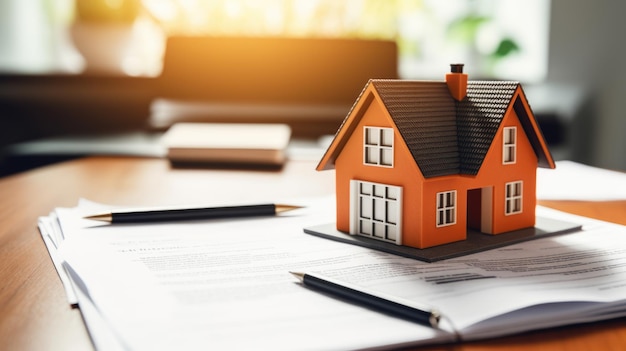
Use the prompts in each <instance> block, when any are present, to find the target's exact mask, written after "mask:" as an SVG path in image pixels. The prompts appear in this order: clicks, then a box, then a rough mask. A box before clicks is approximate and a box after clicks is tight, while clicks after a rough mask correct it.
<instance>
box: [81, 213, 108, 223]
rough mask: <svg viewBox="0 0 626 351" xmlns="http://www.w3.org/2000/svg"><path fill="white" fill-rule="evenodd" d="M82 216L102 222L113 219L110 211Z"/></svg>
mask: <svg viewBox="0 0 626 351" xmlns="http://www.w3.org/2000/svg"><path fill="white" fill-rule="evenodd" d="M83 218H84V219H91V220H94V221H104V222H111V220H112V219H113V217H112V216H111V214H110V213H98V214H93V215H89V216H85V217H83Z"/></svg>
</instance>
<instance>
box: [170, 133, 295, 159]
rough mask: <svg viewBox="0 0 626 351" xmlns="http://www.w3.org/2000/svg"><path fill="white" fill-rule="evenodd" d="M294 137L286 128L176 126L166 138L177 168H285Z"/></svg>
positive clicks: (171, 157)
mask: <svg viewBox="0 0 626 351" xmlns="http://www.w3.org/2000/svg"><path fill="white" fill-rule="evenodd" d="M290 137H291V128H290V127H289V126H288V125H286V124H233V123H177V124H175V125H173V126H172V127H171V128H170V129H169V130H168V131H167V132H166V133H165V134H164V135H163V142H164V143H165V146H166V148H167V157H168V158H169V159H170V161H171V162H172V163H174V164H191V163H194V164H202V163H204V164H206V163H209V164H210V163H218V164H243V165H273V166H277V165H282V164H283V163H284V162H285V159H286V153H285V151H286V149H287V145H288V144H289V139H290Z"/></svg>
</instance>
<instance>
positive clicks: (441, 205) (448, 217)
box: [436, 190, 457, 228]
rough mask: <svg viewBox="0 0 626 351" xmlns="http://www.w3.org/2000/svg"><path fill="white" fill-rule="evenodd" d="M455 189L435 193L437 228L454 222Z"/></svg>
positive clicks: (455, 207)
mask: <svg viewBox="0 0 626 351" xmlns="http://www.w3.org/2000/svg"><path fill="white" fill-rule="evenodd" d="M456 213H457V193H456V190H449V191H442V192H439V193H437V218H436V220H437V228H439V227H446V226H449V225H455V224H456Z"/></svg>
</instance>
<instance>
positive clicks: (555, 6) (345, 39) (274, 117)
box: [0, 0, 626, 175]
mask: <svg viewBox="0 0 626 351" xmlns="http://www.w3.org/2000/svg"><path fill="white" fill-rule="evenodd" d="M624 10H626V4H624V3H622V2H618V1H612V0H598V1H593V2H589V1H584V0H551V1H549V0H446V1H436V0H430V1H429V0H387V1H381V0H344V1H336V0H3V1H2V2H0V175H8V174H12V173H15V172H19V171H23V170H26V169H30V168H33V167H37V166H40V165H44V164H48V163H51V162H56V161H60V160H64V159H68V158H72V157H78V156H82V155H87V154H128V155H140V156H154V157H159V156H162V150H160V149H159V147H158V145H157V144H158V142H157V141H158V138H159V135H160V134H159V133H161V132H162V131H164V130H166V129H167V128H168V127H169V126H170V125H172V124H173V123H176V122H180V121H195V122H224V121H227V122H268V123H269V122H281V123H288V124H289V125H290V126H291V127H292V130H293V136H294V138H300V139H307V140H308V139H311V140H317V139H318V138H321V137H323V136H325V135H328V134H332V133H334V131H335V130H336V129H337V128H338V126H339V124H340V123H341V121H342V119H343V118H344V117H345V115H346V114H347V112H348V109H349V108H350V105H351V104H352V102H354V100H355V99H356V97H357V96H358V94H359V92H360V90H361V88H362V87H363V86H364V85H365V83H366V82H367V79H368V78H394V77H399V78H405V79H437V80H441V79H443V77H444V75H445V73H447V72H448V69H449V63H452V62H463V63H465V68H466V70H465V71H466V73H468V74H469V75H470V79H508V80H519V81H521V82H522V83H523V84H524V89H525V92H526V94H527V96H528V99H529V101H530V104H531V106H532V108H533V111H534V112H535V115H536V116H537V118H538V119H539V122H540V124H541V127H542V129H543V131H544V134H545V136H546V138H547V140H548V142H549V143H550V146H551V150H552V152H553V154H554V156H555V158H557V159H570V160H574V161H578V162H583V163H586V164H590V165H594V166H600V167H606V168H611V169H619V170H626V152H625V151H626V138H624V137H623V134H624V133H625V132H626V117H625V116H624V114H625V113H624V111H623V110H622V109H621V107H622V99H623V97H624V96H626V87H625V86H624V85H625V83H626V75H625V73H624V69H623V68H622V67H621V61H622V60H623V57H624V56H625V55H626V49H625V44H624V40H623V38H622V33H625V32H626V28H625V27H626V25H625V24H624V21H623V19H622V18H621V17H622V14H623V13H624Z"/></svg>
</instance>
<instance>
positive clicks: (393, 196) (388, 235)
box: [350, 180, 402, 245]
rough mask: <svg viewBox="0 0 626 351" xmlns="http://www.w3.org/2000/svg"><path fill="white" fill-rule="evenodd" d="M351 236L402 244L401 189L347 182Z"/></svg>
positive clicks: (391, 186) (361, 182) (353, 181)
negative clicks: (348, 187)
mask: <svg viewBox="0 0 626 351" xmlns="http://www.w3.org/2000/svg"><path fill="white" fill-rule="evenodd" d="M350 188H351V197H350V198H351V199H352V200H351V201H352V203H351V204H350V217H351V218H350V234H356V235H362V236H366V237H369V238H372V239H376V240H380V241H385V242H390V243H394V244H396V245H402V187H399V186H395V185H388V184H381V183H373V182H367V181H361V180H352V181H350Z"/></svg>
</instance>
